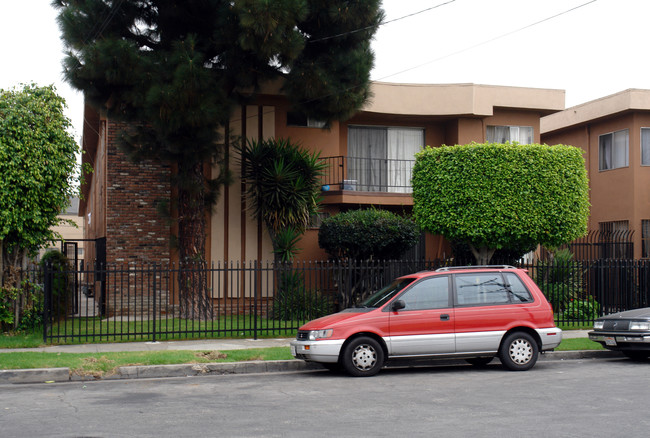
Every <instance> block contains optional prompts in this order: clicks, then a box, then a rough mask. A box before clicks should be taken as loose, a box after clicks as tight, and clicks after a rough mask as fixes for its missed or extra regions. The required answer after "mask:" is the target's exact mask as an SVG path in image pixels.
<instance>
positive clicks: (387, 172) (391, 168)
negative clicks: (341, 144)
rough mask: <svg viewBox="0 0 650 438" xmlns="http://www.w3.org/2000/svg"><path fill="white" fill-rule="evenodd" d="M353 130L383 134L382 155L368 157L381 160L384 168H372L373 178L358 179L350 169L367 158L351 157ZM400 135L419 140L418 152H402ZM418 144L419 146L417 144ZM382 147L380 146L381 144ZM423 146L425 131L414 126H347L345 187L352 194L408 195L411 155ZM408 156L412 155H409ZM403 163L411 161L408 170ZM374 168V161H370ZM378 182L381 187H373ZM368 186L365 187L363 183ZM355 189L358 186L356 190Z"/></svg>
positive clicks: (366, 156)
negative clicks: (412, 135) (410, 136)
mask: <svg viewBox="0 0 650 438" xmlns="http://www.w3.org/2000/svg"><path fill="white" fill-rule="evenodd" d="M355 129H360V130H362V129H372V130H375V131H376V132H378V133H379V132H383V133H385V151H384V152H382V153H383V154H384V155H382V156H381V157H372V158H373V159H376V158H381V159H382V160H383V161H384V162H385V164H383V165H380V166H379V168H377V169H375V168H374V167H373V176H374V178H365V179H364V178H358V177H357V175H356V172H355V171H353V170H352V168H356V167H358V165H362V166H363V163H364V160H365V159H368V158H371V157H369V156H368V155H367V154H359V153H353V152H352V147H351V131H352V130H355ZM400 133H411V134H414V135H416V136H419V137H420V141H418V142H416V143H418V146H417V149H418V150H415V149H413V150H410V151H408V150H406V149H405V148H403V147H400V146H399V144H398V143H399V137H400ZM419 143H421V144H419ZM382 144H383V143H382ZM425 145H426V129H425V128H424V127H417V126H386V125H349V126H348V154H347V155H348V178H351V179H350V180H347V181H349V187H352V190H361V191H379V192H390V193H411V192H412V188H411V187H410V181H411V176H412V171H413V164H414V163H415V153H417V152H419V150H421V149H422V148H423V147H424V146H425ZM411 152H412V154H411ZM406 161H412V163H411V164H410V166H405V162H406ZM374 164H377V160H374ZM377 177H378V180H379V181H381V184H376V183H377V180H376V178H377ZM369 182H370V183H371V184H370V185H366V184H367V183H369ZM357 185H358V186H357Z"/></svg>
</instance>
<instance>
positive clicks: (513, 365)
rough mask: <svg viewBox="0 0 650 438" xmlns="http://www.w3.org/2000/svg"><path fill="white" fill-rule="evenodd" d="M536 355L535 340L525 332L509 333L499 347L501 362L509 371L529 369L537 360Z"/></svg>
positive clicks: (537, 349)
mask: <svg viewBox="0 0 650 438" xmlns="http://www.w3.org/2000/svg"><path fill="white" fill-rule="evenodd" d="M538 356H539V347H538V346H537V342H536V341H535V339H533V337H532V336H531V335H529V334H528V333H526V332H514V333H510V334H509V335H508V336H506V338H505V339H504V340H503V343H502V344H501V348H500V349H499V359H501V363H502V364H503V366H504V367H506V368H507V369H509V370H511V371H526V370H529V369H531V368H532V367H533V366H534V365H535V362H537V357H538Z"/></svg>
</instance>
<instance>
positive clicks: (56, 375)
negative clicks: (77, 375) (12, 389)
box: [0, 368, 70, 384]
mask: <svg viewBox="0 0 650 438" xmlns="http://www.w3.org/2000/svg"><path fill="white" fill-rule="evenodd" d="M69 380H70V369H69V368H32V369H27V370H0V384H3V383H49V382H52V383H53V382H67V381H69Z"/></svg>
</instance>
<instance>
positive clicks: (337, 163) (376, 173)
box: [322, 156, 415, 205]
mask: <svg viewBox="0 0 650 438" xmlns="http://www.w3.org/2000/svg"><path fill="white" fill-rule="evenodd" d="M323 160H324V161H325V162H326V163H327V166H326V168H325V172H324V173H325V174H324V175H323V177H322V188H323V202H324V203H325V204H341V203H343V204H347V203H352V204H378V205H413V200H412V198H411V193H412V191H413V189H412V187H411V174H412V170H413V164H414V163H415V160H399V159H391V158H358V157H347V156H336V157H326V158H323Z"/></svg>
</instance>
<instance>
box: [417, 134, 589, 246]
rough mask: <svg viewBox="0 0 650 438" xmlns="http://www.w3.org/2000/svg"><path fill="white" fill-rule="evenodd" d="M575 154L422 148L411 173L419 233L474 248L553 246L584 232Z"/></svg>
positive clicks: (585, 208) (584, 193) (582, 180)
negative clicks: (429, 234) (435, 235)
mask: <svg viewBox="0 0 650 438" xmlns="http://www.w3.org/2000/svg"><path fill="white" fill-rule="evenodd" d="M582 154H583V152H582V150H580V149H578V148H575V147H573V146H565V145H555V146H548V145H540V144H531V145H520V144H517V143H512V144H510V143H507V144H494V143H487V144H476V143H472V144H469V145H456V146H442V147H439V148H432V147H427V148H426V149H425V150H423V151H422V152H420V153H418V154H416V162H415V166H414V169H413V180H412V184H413V201H414V207H413V213H414V217H415V219H416V222H417V223H418V225H419V226H420V227H421V228H422V229H424V230H426V231H429V232H431V233H433V234H441V235H443V236H445V237H446V238H447V239H449V240H453V241H458V242H466V243H469V244H472V245H473V246H474V247H487V248H497V249H498V248H504V247H505V248H508V247H514V246H523V247H530V246H535V245H537V244H542V245H544V246H547V247H557V246H559V245H561V244H563V243H566V242H570V241H572V240H574V239H576V238H578V237H581V236H583V235H584V234H585V233H586V231H587V219H588V216H589V199H588V193H589V187H588V180H587V171H586V168H585V163H584V159H583V157H582Z"/></svg>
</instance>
